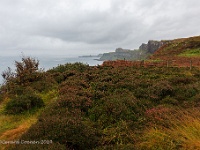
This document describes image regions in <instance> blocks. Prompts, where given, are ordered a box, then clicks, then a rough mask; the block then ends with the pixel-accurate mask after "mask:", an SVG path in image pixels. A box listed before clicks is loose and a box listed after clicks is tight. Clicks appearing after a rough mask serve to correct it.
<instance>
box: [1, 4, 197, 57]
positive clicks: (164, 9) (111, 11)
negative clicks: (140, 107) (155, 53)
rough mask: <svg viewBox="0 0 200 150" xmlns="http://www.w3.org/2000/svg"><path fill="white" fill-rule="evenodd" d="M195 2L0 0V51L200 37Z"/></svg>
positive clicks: (47, 51)
mask: <svg viewBox="0 0 200 150" xmlns="http://www.w3.org/2000/svg"><path fill="white" fill-rule="evenodd" d="M199 15H200V0H0V53H1V56H3V55H20V54H21V53H24V54H25V55H29V54H35V55H38V54H43V55H82V54H98V53H103V52H108V51H114V50H115V49H116V48H117V47H122V48H129V49H136V48H138V47H139V46H140V45H141V43H147V42H148V40H162V39H174V38H181V37H189V36H197V35H200V18H199Z"/></svg>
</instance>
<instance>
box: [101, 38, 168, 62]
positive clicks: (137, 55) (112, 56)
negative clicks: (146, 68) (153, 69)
mask: <svg viewBox="0 0 200 150" xmlns="http://www.w3.org/2000/svg"><path fill="white" fill-rule="evenodd" d="M165 43H166V42H164V41H153V40H150V41H148V43H147V44H144V43H143V44H142V45H141V46H140V47H139V49H136V50H130V49H123V48H117V49H116V50H115V52H110V53H104V54H103V55H102V57H101V58H100V59H99V60H102V61H104V60H142V59H146V58H147V57H148V56H149V55H151V54H153V53H154V52H155V51H156V50H157V49H159V48H160V47H161V46H163V45H164V44H165Z"/></svg>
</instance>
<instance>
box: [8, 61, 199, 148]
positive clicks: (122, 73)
mask: <svg viewBox="0 0 200 150" xmlns="http://www.w3.org/2000/svg"><path fill="white" fill-rule="evenodd" d="M199 72H200V71H199V70H198V69H195V68H194V69H193V70H187V68H153V67H151V68H134V67H117V68H115V67H103V66H98V67H88V66H87V65H84V64H80V63H76V64H66V65H60V66H58V67H56V68H53V69H51V70H49V71H47V72H46V74H47V76H46V80H42V81H43V82H40V80H37V81H34V82H32V83H31V84H29V86H19V87H18V86H16V87H18V88H16V90H15V92H14V93H15V94H16V95H17V97H14V98H15V99H17V98H19V97H23V96H20V95H21V94H24V93H26V92H25V91H27V87H29V91H34V92H36V93H38V92H41V91H42V92H44V89H45V88H41V89H40V88H39V86H40V85H41V86H42V85H43V83H46V81H47V82H48V81H49V82H51V83H52V86H51V84H49V87H52V88H55V89H54V90H56V91H57V90H58V99H57V100H56V101H54V102H53V103H51V104H49V105H48V107H46V108H45V110H44V112H42V114H41V115H40V116H39V118H38V121H37V123H35V124H34V125H32V126H31V127H30V129H29V130H28V131H27V132H26V133H24V134H23V135H22V136H21V139H24V140H25V139H26V140H43V139H46V140H52V141H53V144H50V145H42V146H41V145H34V146H33V145H16V146H15V147H14V148H13V149H31V148H32V149H33V148H35V149H39V150H40V149H52V150H53V149H71V150H72V149H77V150H79V149H80V150H82V149H83V150H85V149H97V150H98V149H148V148H149V147H151V148H152V149H153V148H154V149H156V148H160V149H165V148H167V149H170V148H171V149H173V148H174V147H176V148H177V145H178V144H179V146H180V145H181V146H183V145H184V144H183V143H178V144H177V143H175V142H174V141H177V140H176V139H172V138H171V137H170V136H165V135H167V134H166V133H165V134H164V135H163V134H160V132H159V131H157V127H161V129H163V130H166V131H168V130H167V129H169V131H170V128H171V127H172V126H171V124H170V123H173V122H175V121H174V120H176V119H177V118H176V117H181V116H180V115H179V114H178V112H176V111H175V110H178V108H179V107H180V108H182V109H183V108H184V109H185V108H186V107H185V105H187V106H188V107H189V106H195V107H199V104H200V99H199V97H200V96H199V89H200V84H199V76H198V74H199ZM46 85H47V83H46ZM37 86H38V89H37ZM57 86H58V88H57ZM36 89H37V90H36ZM34 92H32V93H34ZM15 94H13V95H15ZM11 101H12V100H11ZM19 102H20V101H19ZM24 102H26V100H25V101H24ZM26 103H27V104H28V105H30V101H28V100H27V102H26ZM21 105H22V104H21ZM28 105H26V106H28ZM22 106H23V105H22ZM23 107H25V106H23ZM20 108H21V107H20ZM25 109H27V107H25ZM184 109H183V110H184ZM174 112H176V116H175V117H174V118H173V119H174V120H173V122H170V119H169V118H168V116H170V115H171V116H173V114H174ZM177 125H181V122H180V123H179V124H177ZM189 127H190V126H189ZM172 129H173V128H172ZM184 129H185V128H184ZM154 131H155V132H154ZM151 137H152V139H153V140H152V141H151ZM156 139H159V140H160V142H161V144H159V143H158V142H156ZM172 140H173V141H172ZM149 141H150V142H151V143H148V142H149ZM170 141H171V142H172V145H170V144H169V145H167V146H165V145H164V146H163V145H162V143H164V144H166V143H169V142H170ZM145 142H146V143H145ZM145 144H146V145H147V146H146V145H145ZM151 144H152V145H151ZM56 146H57V147H56Z"/></svg>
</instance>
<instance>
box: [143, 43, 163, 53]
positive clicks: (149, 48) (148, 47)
mask: <svg viewBox="0 0 200 150" xmlns="http://www.w3.org/2000/svg"><path fill="white" fill-rule="evenodd" d="M165 43H166V42H164V41H153V40H150V41H148V43H147V44H144V43H143V44H142V45H141V46H140V47H139V49H140V50H142V51H145V52H147V53H150V54H153V53H154V52H155V51H156V50H157V49H159V48H160V47H161V46H163V45H164V44H165Z"/></svg>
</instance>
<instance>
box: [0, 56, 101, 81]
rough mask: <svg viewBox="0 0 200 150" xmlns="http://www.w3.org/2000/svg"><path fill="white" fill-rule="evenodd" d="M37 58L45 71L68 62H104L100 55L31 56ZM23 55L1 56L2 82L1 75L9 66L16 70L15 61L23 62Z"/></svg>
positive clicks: (94, 64)
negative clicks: (100, 59)
mask: <svg viewBox="0 0 200 150" xmlns="http://www.w3.org/2000/svg"><path fill="white" fill-rule="evenodd" d="M30 57H31V58H34V59H36V60H39V68H41V69H44V70H45V71H47V70H49V69H51V68H53V67H57V66H58V65H63V64H66V63H75V62H81V63H83V64H88V65H89V66H98V65H101V64H102V63H103V61H99V60H98V59H99V58H100V57H98V56H60V55H55V56H52V55H51V56H30ZM21 60H22V56H0V84H3V82H4V81H3V78H2V76H1V74H2V72H3V71H5V70H7V69H8V67H10V68H11V69H12V71H13V72H14V71H15V61H19V62H21Z"/></svg>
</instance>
